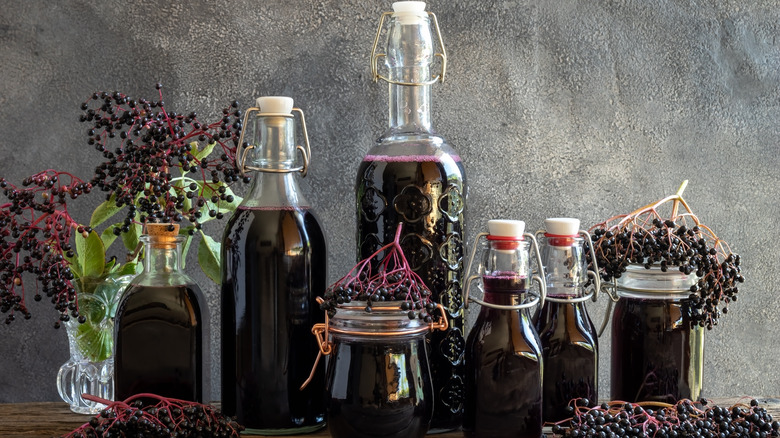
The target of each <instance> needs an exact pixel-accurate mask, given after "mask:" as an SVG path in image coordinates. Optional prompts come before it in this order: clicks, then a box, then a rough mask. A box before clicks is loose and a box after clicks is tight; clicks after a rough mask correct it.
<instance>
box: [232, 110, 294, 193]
mask: <svg viewBox="0 0 780 438" xmlns="http://www.w3.org/2000/svg"><path fill="white" fill-rule="evenodd" d="M254 138H255V141H254V142H253V144H255V145H256V146H255V148H254V149H252V150H251V151H249V153H248V157H247V161H248V164H249V165H250V166H253V167H256V168H260V169H268V171H256V172H255V174H254V175H253V178H252V184H251V186H250V188H249V191H248V192H247V195H246V196H245V197H244V201H243V202H242V203H241V205H242V206H244V207H250V208H252V207H290V206H299V205H304V204H305V203H306V201H305V199H304V198H303V196H302V194H301V191H300V188H299V187H298V174H299V172H298V171H286V170H290V169H293V168H294V167H296V154H297V149H296V146H295V124H294V121H293V119H292V118H291V117H281V116H260V117H258V118H257V119H256V121H255V135H254ZM273 170H276V172H274V171H273ZM280 171H281V172H280Z"/></svg>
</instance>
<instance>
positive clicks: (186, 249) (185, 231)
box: [179, 226, 195, 269]
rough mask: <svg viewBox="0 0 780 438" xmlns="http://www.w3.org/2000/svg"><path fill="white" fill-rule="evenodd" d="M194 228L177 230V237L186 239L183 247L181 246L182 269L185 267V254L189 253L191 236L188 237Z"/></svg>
mask: <svg viewBox="0 0 780 438" xmlns="http://www.w3.org/2000/svg"><path fill="white" fill-rule="evenodd" d="M194 229H195V227H194V226H189V227H184V228H182V229H180V230H179V235H180V236H184V237H186V239H185V240H184V245H182V248H181V268H182V269H184V268H185V267H187V253H188V252H190V245H192V238H193V236H190V230H194Z"/></svg>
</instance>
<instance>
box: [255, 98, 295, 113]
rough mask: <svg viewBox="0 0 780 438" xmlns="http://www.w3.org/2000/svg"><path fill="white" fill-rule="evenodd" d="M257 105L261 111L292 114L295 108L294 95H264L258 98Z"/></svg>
mask: <svg viewBox="0 0 780 438" xmlns="http://www.w3.org/2000/svg"><path fill="white" fill-rule="evenodd" d="M257 107H258V108H260V113H261V114H262V113H268V114H291V113H292V109H293V99H292V97H285V96H263V97H258V98H257Z"/></svg>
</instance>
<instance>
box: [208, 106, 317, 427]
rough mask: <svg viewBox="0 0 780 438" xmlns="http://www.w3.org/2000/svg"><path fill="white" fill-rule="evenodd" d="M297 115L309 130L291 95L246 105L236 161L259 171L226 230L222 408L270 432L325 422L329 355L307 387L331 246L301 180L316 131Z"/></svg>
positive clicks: (248, 425)
mask: <svg viewBox="0 0 780 438" xmlns="http://www.w3.org/2000/svg"><path fill="white" fill-rule="evenodd" d="M294 113H298V114H300V116H301V123H302V127H303V129H302V130H303V132H304V134H305V133H306V129H305V122H304V119H303V112H302V111H300V110H299V109H297V108H293V100H292V99H291V98H289V97H282V96H266V97H261V98H259V99H257V107H256V108H249V109H248V110H247V111H246V113H245V116H244V133H245V134H246V138H249V139H250V140H249V141H248V145H247V146H245V145H244V143H243V141H241V142H240V143H241V147H240V148H239V150H238V152H237V159H238V160H239V164H240V166H241V169H240V170H241V172H242V173H244V172H245V171H253V172H254V176H253V181H252V185H251V186H250V188H249V191H248V194H247V195H246V196H245V197H244V199H243V201H242V202H241V205H239V207H238V209H237V210H236V212H235V213H234V214H233V216H232V217H231V218H230V220H229V221H228V223H227V225H226V227H225V231H224V234H223V238H222V254H221V257H222V286H221V287H222V295H221V304H222V344H221V351H222V373H221V374H222V410H223V411H224V412H225V413H226V414H228V415H231V416H236V417H237V419H238V422H239V423H240V424H242V425H244V426H245V427H246V428H247V432H251V433H258V434H262V435H284V434H286V435H290V434H300V433H307V432H312V431H315V430H318V429H321V428H322V427H324V426H325V363H324V362H322V363H320V364H319V365H318V366H317V367H316V368H315V371H314V374H313V376H312V379H311V381H310V382H309V384H308V385H307V386H306V388H305V389H303V390H300V389H299V387H300V385H301V384H302V383H303V382H304V381H305V380H306V378H307V377H308V376H309V371H310V370H311V364H312V363H314V361H315V358H316V355H317V343H316V340H315V339H314V337H313V336H312V335H311V327H312V325H314V324H315V323H318V322H322V321H323V320H324V319H323V315H322V312H320V310H319V304H318V303H317V302H316V297H317V296H320V295H322V294H323V293H324V291H325V286H326V281H327V260H326V259H327V248H326V244H325V235H324V233H323V230H322V227H321V226H320V223H319V221H318V220H317V217H316V215H315V214H314V211H313V209H312V208H311V205H310V204H309V202H308V201H307V200H306V198H305V197H304V196H303V192H302V191H301V189H300V187H299V186H298V179H299V178H300V176H299V175H303V176H305V174H306V171H307V169H308V165H309V157H310V156H311V153H310V148H309V142H308V138H304V140H305V144H306V147H305V148H304V147H302V146H296V144H295V126H296V125H295V119H294V118H293V114H294ZM242 136H244V134H242ZM242 140H243V137H242ZM299 154H300V155H301V156H302V164H301V165H298V163H297V161H298V160H297V157H298V155H299Z"/></svg>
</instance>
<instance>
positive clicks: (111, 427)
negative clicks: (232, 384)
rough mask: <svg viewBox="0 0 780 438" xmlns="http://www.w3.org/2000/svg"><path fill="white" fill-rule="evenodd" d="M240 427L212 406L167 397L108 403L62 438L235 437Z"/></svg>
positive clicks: (241, 427)
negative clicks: (149, 401)
mask: <svg viewBox="0 0 780 438" xmlns="http://www.w3.org/2000/svg"><path fill="white" fill-rule="evenodd" d="M242 430H244V427H243V426H241V425H239V424H238V423H236V421H235V419H231V418H229V417H226V416H225V415H224V414H222V412H221V411H219V410H217V409H215V408H214V407H212V406H208V405H202V404H199V403H193V402H185V401H180V400H170V399H162V401H161V402H159V403H157V404H155V405H147V406H144V404H143V402H142V401H140V400H136V401H133V402H131V403H129V404H126V403H122V402H115V403H111V405H109V407H107V408H106V409H103V410H102V411H101V412H100V414H98V415H97V416H95V417H93V418H92V419H90V420H89V422H88V423H86V424H84V425H82V426H81V427H79V428H77V429H76V430H74V431H72V432H70V433H69V434H67V435H63V437H62V438H103V437H142V436H143V437H159V438H170V437H178V438H189V437H193V438H194V437H199V438H210V437H239V436H240V432H241V431H242Z"/></svg>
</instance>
